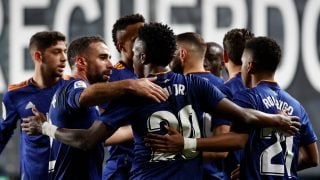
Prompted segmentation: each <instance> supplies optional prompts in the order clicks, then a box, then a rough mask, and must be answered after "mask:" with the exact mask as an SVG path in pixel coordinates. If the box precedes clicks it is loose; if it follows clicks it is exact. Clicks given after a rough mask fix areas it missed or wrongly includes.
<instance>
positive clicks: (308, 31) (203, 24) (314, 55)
mask: <svg viewBox="0 0 320 180" xmlns="http://www.w3.org/2000/svg"><path fill="white" fill-rule="evenodd" d="M132 13H140V14H143V15H144V17H145V18H146V20H147V22H148V21H149V22H150V21H157V22H163V23H167V24H169V25H170V26H171V27H172V28H173V29H174V31H175V33H182V32H186V31H195V32H198V33H200V34H202V36H203V37H204V39H205V40H206V41H214V42H217V43H218V44H220V45H222V39H223V36H224V34H225V33H226V32H227V31H228V30H230V29H232V28H248V29H250V30H251V31H253V32H254V33H255V35H256V36H269V37H272V38H274V39H275V40H276V41H277V42H278V43H279V44H280V45H281V48H282V50H283V60H282V63H281V65H280V68H279V70H278V74H277V76H276V79H277V81H278V82H279V84H280V85H281V86H282V87H283V88H285V89H286V90H288V92H289V93H291V94H292V95H293V96H294V97H296V98H297V99H298V100H299V101H300V102H301V103H302V104H303V106H304V107H305V108H306V110H307V112H308V114H309V116H310V118H311V120H312V123H313V127H314V130H315V131H316V133H317V135H318V137H320V121H319V120H318V119H319V112H320V81H319V78H320V61H319V53H320V33H319V31H320V30H319V28H320V23H319V15H320V1H319V0H281V1H279V0H67V1H66V0H64V1H63V0H41V1H39V0H0V47H1V48H0V98H1V99H2V94H3V93H4V92H5V91H6V89H7V84H11V83H17V82H20V81H22V80H25V79H27V78H29V77H31V75H32V71H33V62H32V61H31V58H30V57H29V54H28V51H27V44H28V42H29V38H30V37H31V36H32V35H33V34H34V33H35V32H37V31H42V30H58V31H61V32H62V33H64V34H65V35H67V37H68V41H70V40H72V39H74V38H76V37H78V36H82V35H96V34H99V35H101V36H103V37H104V38H105V39H106V41H107V44H108V46H109V48H110V49H111V50H112V56H113V62H114V63H115V62H117V59H118V57H117V54H118V53H117V52H116V50H115V47H114V46H113V43H112V39H111V28H112V25H113V23H114V22H115V20H116V19H118V18H119V17H120V16H123V15H126V14H132ZM66 72H67V73H70V69H69V67H68V68H67V70H66ZM0 111H1V112H2V110H1V109H0ZM18 128H20V127H18ZM319 149H320V148H319ZM19 158H20V157H19V131H18V130H16V131H15V134H14V137H13V138H12V140H10V142H9V143H8V144H7V146H6V148H5V150H4V151H3V152H2V154H1V155H0V175H1V176H0V180H2V179H16V178H17V179H18V176H19ZM300 175H301V179H319V178H320V167H316V168H311V169H308V170H305V171H302V172H300Z"/></svg>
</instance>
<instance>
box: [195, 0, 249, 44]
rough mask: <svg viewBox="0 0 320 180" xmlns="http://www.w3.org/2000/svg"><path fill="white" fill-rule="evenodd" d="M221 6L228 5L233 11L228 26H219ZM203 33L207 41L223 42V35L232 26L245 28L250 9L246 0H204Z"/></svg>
mask: <svg viewBox="0 0 320 180" xmlns="http://www.w3.org/2000/svg"><path fill="white" fill-rule="evenodd" d="M219 7H227V8H229V9H230V10H231V12H232V21H231V23H230V25H229V26H227V27H219V28H218V27H217V25H218V13H217V10H218V8H219ZM201 9H202V27H201V29H202V35H203V38H204V39H206V40H207V41H214V42H217V43H219V44H222V40H223V37H224V35H225V33H226V32H227V31H229V30H230V29H232V28H245V27H247V21H248V10H247V6H246V1H245V0H237V1H234V0H217V1H212V0H203V1H202V7H201Z"/></svg>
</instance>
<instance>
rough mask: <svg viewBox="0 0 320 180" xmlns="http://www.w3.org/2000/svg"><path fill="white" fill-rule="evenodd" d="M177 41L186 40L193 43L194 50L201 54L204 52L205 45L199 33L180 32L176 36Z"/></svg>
mask: <svg viewBox="0 0 320 180" xmlns="http://www.w3.org/2000/svg"><path fill="white" fill-rule="evenodd" d="M176 38H177V39H176V40H177V42H186V43H189V44H192V45H194V47H195V48H196V51H197V52H198V53H199V54H202V55H203V56H204V55H205V53H206V49H207V45H206V42H205V41H204V40H203V38H202V37H201V35H200V34H198V33H195V32H186V33H181V34H178V35H177V36H176Z"/></svg>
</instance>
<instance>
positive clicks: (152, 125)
mask: <svg viewBox="0 0 320 180" xmlns="http://www.w3.org/2000/svg"><path fill="white" fill-rule="evenodd" d="M162 122H164V123H166V124H167V125H168V126H170V127H171V128H174V129H176V130H178V131H179V132H180V133H182V135H183V136H184V137H188V138H198V137H200V136H201V134H200V128H199V123H198V118H197V116H196V113H195V111H194V110H193V109H192V106H191V105H187V106H185V107H183V108H182V109H181V110H180V111H179V112H178V118H177V117H176V116H175V115H174V114H172V113H171V112H169V111H157V112H154V113H153V114H152V115H151V116H150V117H149V119H148V121H147V128H148V132H150V133H152V132H156V131H159V130H160V128H161V126H160V123H162ZM180 123H181V129H180V127H179V124H180ZM182 154H183V155H184V157H185V158H187V159H189V158H194V157H196V156H197V155H198V154H199V152H197V151H190V150H184V151H183V152H182ZM175 155H176V154H174V153H158V152H154V154H153V156H152V158H151V160H150V161H169V160H172V159H173V158H174V157H175Z"/></svg>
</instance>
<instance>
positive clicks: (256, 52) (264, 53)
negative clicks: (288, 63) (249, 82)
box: [245, 37, 281, 72]
mask: <svg viewBox="0 0 320 180" xmlns="http://www.w3.org/2000/svg"><path fill="white" fill-rule="evenodd" d="M245 49H246V50H248V51H249V52H250V53H251V54H252V59H253V62H254V63H255V66H254V67H255V69H256V70H257V71H263V72H275V71H276V69H277V67H278V65H279V63H280V61H281V49H280V47H279V45H278V44H277V42H276V41H275V40H273V39H271V38H268V37H257V38H253V39H251V40H249V41H247V43H246V44H245Z"/></svg>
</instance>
